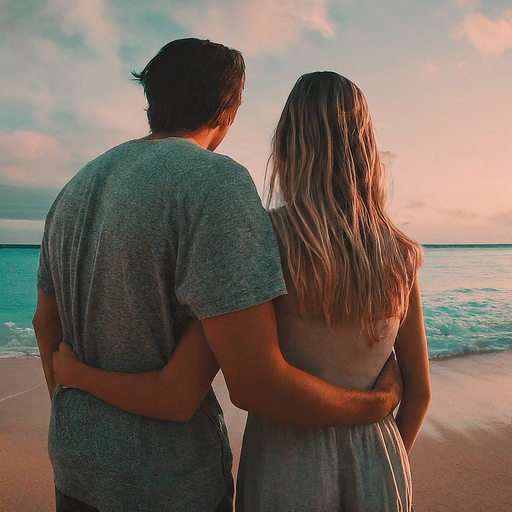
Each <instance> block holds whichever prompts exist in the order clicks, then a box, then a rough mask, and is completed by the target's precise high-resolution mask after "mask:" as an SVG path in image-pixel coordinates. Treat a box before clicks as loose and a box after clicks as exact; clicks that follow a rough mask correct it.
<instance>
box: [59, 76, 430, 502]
mask: <svg viewBox="0 0 512 512" xmlns="http://www.w3.org/2000/svg"><path fill="white" fill-rule="evenodd" d="M271 160H272V163H273V172H272V175H271V178H270V196H269V198H270V199H269V202H270V201H276V202H277V201H278V199H277V198H279V201H278V202H279V204H278V208H277V209H275V210H273V211H272V212H271V217H272V220H273V223H274V227H275V231H276V235H277V238H278V241H279V244H280V248H281V255H282V262H283V267H284V272H285V277H286V281H287V286H288V289H289V294H288V295H287V296H284V297H281V298H279V299H277V300H276V301H275V307H276V314H277V321H278V330H279V342H280V347H281V350H282V352H283V355H284V356H285V358H286V359H287V361H288V362H289V363H291V364H292V365H294V366H296V367H298V368H300V369H302V370H305V371H307V372H309V373H311V374H313V375H316V376H318V377H320V378H322V379H323V380H326V381H328V382H330V383H332V384H336V385H340V386H347V387H353V388H358V389H361V390H364V389H370V388H371V387H372V386H373V384H374V382H375V380H376V379H377V376H378V375H379V373H380V371H381V369H382V367H383V365H384V363H385V361H386V360H387V359H388V357H389V356H390V354H391V353H392V351H393V348H394V350H395V352H396V356H397V359H398V362H399V365H400V368H401V371H402V376H403V382H404V395H403V400H402V403H401V405H400V407H399V410H398V413H397V416H396V421H395V419H393V417H392V416H390V417H388V418H386V419H384V420H383V421H381V422H379V423H377V424H372V425H359V426H355V427H336V428H328V429H307V428H298V427H290V426H285V425H281V424H278V423H273V422H270V421H267V420H265V419H263V418H259V417H257V416H255V415H251V414H249V417H248V422H247V427H246V432H245V434H244V444H243V449H242V457H241V461H240V470H239V477H238V489H237V510H239V511H248V512H252V511H270V510H272V511H283V512H284V511H289V510H295V511H308V512H312V511H334V510H354V511H355V510H358V511H366V510H367V511H373V512H376V511H408V510H411V506H412V505H411V482H410V472H409V465H408V459H407V453H408V452H409V451H410V449H411V448H412V445H413V443H414V440H415V438H416V435H417V433H418V431H419V429H420V426H421V423H422V421H423V418H424V416H425V413H426V410H427V407H428V403H429V399H430V383H429V375H428V357H427V351H426V341H425V334H424V330H423V321H422V314H421V304H420V296H419V289H418V284H417V278H416V273H417V269H418V267H419V265H420V264H421V251H420V248H419V246H418V244H417V243H415V242H413V241H412V240H410V239H409V238H408V237H407V236H405V235H404V234H403V233H402V232H401V231H399V230H398V229H397V228H396V227H395V226H394V225H393V224H392V222H391V221H390V220H389V218H388V216H387V214H386V212H385V199H384V172H383V167H382V164H381V162H380V160H379V154H378V151H377V147H376V144H375V138H374V133H373V126H372V123H371V119H370V115H369V112H368V108H367V105H366V101H365V99H364V97H363V95H362V93H361V91H360V90H359V89H358V88H357V87H356V86H355V85H354V84H353V83H352V82H350V81H349V80H347V79H346V78H344V77H342V76H340V75H338V74H336V73H332V72H317V73H311V74H308V75H304V76H303V77H301V78H300V79H299V80H298V82H297V83H296V85H295V87H294V88H293V90H292V92H291V94H290V96H289V98H288V100H287V103H286V105H285V108H284V111H283V113H282V115H281V119H280V121H279V123H278V126H277V129H276V133H275V136H274V140H273V149H272V158H271ZM201 337H202V331H201V328H200V326H199V325H198V324H197V323H192V324H191V325H190V326H189V328H188V329H187V331H186V333H185V335H184V338H183V339H182V341H181V342H180V345H179V346H178V349H177V350H176V353H175V354H174V355H173V358H172V359H171V361H170V362H169V364H168V365H167V366H166V367H165V368H164V369H163V370H162V371H161V372H151V373H147V374H136V375H128V374H113V373H109V372H104V371H102V370H96V369H93V368H89V367H85V366H84V365H82V364H81V363H79V362H78V361H76V360H74V359H73V355H72V354H70V353H69V352H70V351H66V350H65V349H64V352H63V353H62V354H61V355H59V356H57V357H56V364H55V368H56V372H57V382H59V383H62V384H66V385H69V386H72V387H79V388H82V389H85V390H86V391H88V392H90V393H92V394H94V395H96V396H98V397H99V398H101V399H103V400H105V401H107V402H110V403H112V404H113V405H116V406H117V407H120V408H123V409H126V410H128V411H130V412H134V413H137V414H144V415H148V416H155V417H160V418H166V419H174V418H173V414H174V413H172V414H171V413H169V412H167V413H166V412H165V411H166V410H167V411H169V410H170V409H172V410H173V411H174V410H178V409H180V407H181V405H182V404H181V403H180V399H179V396H180V394H179V393H177V392H176V388H174V387H173V386H174V385H176V386H178V385H180V382H181V381H180V379H176V380H175V382H173V380H172V376H173V374H174V372H176V371H179V370H180V367H179V360H180V358H179V351H180V347H187V346H189V345H191V344H194V343H195V344H196V348H197V350H198V351H200V347H201V346H204V345H201ZM182 350H185V348H182ZM205 357H206V356H205ZM63 359H64V360H63ZM213 371H214V370H213V369H212V371H211V372H210V373H209V375H208V378H206V379H205V381H204V382H198V383H197V385H196V386H195V388H194V390H193V392H191V394H193V395H194V398H195V400H200V398H201V394H204V392H206V389H207V386H208V385H209V384H208V382H206V381H209V380H211V376H212V373H213ZM164 382H165V383H166V384H165V385H166V386H167V388H166V389H172V390H173V392H172V393H166V392H165V389H163V383H164ZM181 385H183V384H181ZM173 396H174V397H178V398H172V397H173ZM169 397H171V398H169ZM173 400H174V402H173ZM194 405H195V403H194V404H192V408H191V411H193V410H194V407H193V406H194ZM188 407H189V408H190V405H189V406H188ZM180 410H181V409H180ZM188 414H190V411H186V412H182V416H181V417H179V418H177V419H186V417H187V415H188Z"/></svg>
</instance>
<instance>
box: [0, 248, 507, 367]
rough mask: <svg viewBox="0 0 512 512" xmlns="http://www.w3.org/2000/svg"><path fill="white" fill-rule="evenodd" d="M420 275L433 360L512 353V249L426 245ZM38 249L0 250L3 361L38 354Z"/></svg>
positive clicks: (0, 337)
mask: <svg viewBox="0 0 512 512" xmlns="http://www.w3.org/2000/svg"><path fill="white" fill-rule="evenodd" d="M424 251H425V264H424V265H423V267H422V269H421V270H420V285H421V290H422V302H423V313H424V317H425V328H426V332H427V339H428V346H429V354H430V356H431V357H433V358H443V357H451V356H456V355H463V354H473V353H480V352H496V351H501V350H506V349H512V245H492V246H479V245H466V246H425V247H424ZM38 255H39V249H38V248H37V247H36V248H12V247H9V248H5V247H1V248H0V357H24V356H34V355H37V354H38V351H37V345H36V341H35V337H34V331H33V329H32V325H31V321H32V315H33V314H34V309H35V303H36V279H35V275H36V270H37V262H38Z"/></svg>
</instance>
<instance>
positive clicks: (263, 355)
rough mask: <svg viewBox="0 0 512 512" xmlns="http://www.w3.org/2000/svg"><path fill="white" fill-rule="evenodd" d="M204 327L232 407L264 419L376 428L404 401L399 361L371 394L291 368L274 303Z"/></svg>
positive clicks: (216, 319)
mask: <svg viewBox="0 0 512 512" xmlns="http://www.w3.org/2000/svg"><path fill="white" fill-rule="evenodd" d="M202 325H203V330H204V332H205V335H206V338H207V340H208V343H209V344H210V347H211V349H212V351H213V353H214V354H215V357H216V358H217V361H218V362H219V364H220V367H221V369H222V371H223V373H224V377H225V379H226V383H227V386H228V389H229V393H230V397H231V400H232V402H233V403H234V404H235V405H236V406H237V407H240V408H241V409H245V410H248V411H250V412H252V413H254V414H257V415H259V416H262V417H265V418H267V419H270V420H273V421H278V422H281V423H286V424H289V425H297V426H305V427H328V426H338V425H354V424H361V423H374V422H376V421H380V420H381V419H383V418H384V417H386V416H387V415H388V414H389V413H390V412H391V411H392V410H393V409H394V408H395V407H396V405H397V404H398V402H399V400H400V395H401V385H400V377H399V371H398V368H397V365H396V362H394V361H390V362H388V363H387V365H386V367H385V369H384V371H383V374H382V375H381V377H380V378H379V380H378V382H377V385H376V387H375V388H374V389H373V390H371V391H367V392H364V391H357V390H354V389H348V388H339V387H336V386H333V385H331V384H328V383H326V382H324V381H322V380H320V379H318V378H316V377H313V376H312V375H309V374H307V373H305V372H303V371H301V370H298V369H297V368H294V367H293V366H290V365H289V364H288V363H287V362H286V361H285V360H284V358H283V356H282V354H281V351H280V349H279V344H278V339H277V328H276V321H275V313H274V306H273V304H272V302H266V303H264V304H261V305H259V306H254V307H251V308H248V309H245V310H242V311H237V312H235V313H229V314H226V315H221V316H217V317H213V318H209V319H205V320H203V321H202Z"/></svg>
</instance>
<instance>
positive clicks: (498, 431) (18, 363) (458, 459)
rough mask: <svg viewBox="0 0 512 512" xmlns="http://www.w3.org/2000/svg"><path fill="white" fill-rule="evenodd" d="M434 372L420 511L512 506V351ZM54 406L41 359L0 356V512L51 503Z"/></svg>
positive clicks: (417, 473) (419, 466)
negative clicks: (49, 437)
mask: <svg viewBox="0 0 512 512" xmlns="http://www.w3.org/2000/svg"><path fill="white" fill-rule="evenodd" d="M431 374H432V386H433V400H432V405H431V408H430V411H429V414H428V416H427V420H426V422H425V425H424V428H423V430H422V432H421V434H420V436H419V438H418V440H417V442H416V445H415V447H414V449H413V452H412V454H411V467H412V472H413V482H414V503H415V510H416V512H444V511H450V512H459V511H463V512H483V511H486V512H487V511H489V512H510V511H512V353H511V352H507V353H499V354H489V355H480V356H470V357H464V358H456V359H449V360H444V361H433V362H432V363H431ZM215 388H216V391H217V394H218V396H219V400H220V401H221V403H222V405H223V407H224V410H225V415H226V423H227V425H228V429H229V432H230V437H231V442H232V447H233V452H234V454H235V466H236V463H237V459H238V454H239V450H240V443H241V436H242V432H243V427H244V422H245V413H244V412H243V411H240V410H238V409H236V408H235V407H233V406H232V405H231V404H230V402H229V399H228V396H227V392H226V389H225V386H224V384H223V380H222V377H221V376H219V377H217V379H216V382H215ZM49 407H50V401H49V398H48V393H47V390H46V386H45V385H44V378H43V374H42V371H41V368H40V362H39V360H38V359H35V358H26V359H0V512H51V511H52V510H54V499H53V480H52V471H51V466H50V463H49V460H48V456H47V453H46V431H47V423H48V416H49ZM235 470H236V469H235Z"/></svg>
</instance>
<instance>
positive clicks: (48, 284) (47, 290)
mask: <svg viewBox="0 0 512 512" xmlns="http://www.w3.org/2000/svg"><path fill="white" fill-rule="evenodd" d="M47 242H48V239H47V231H46V229H45V234H44V235H43V240H42V242H41V249H40V251H39V267H38V269H37V288H38V290H39V291H40V292H41V293H42V294H43V295H55V288H54V285H53V279H52V273H51V270H50V262H49V260H48V244H47Z"/></svg>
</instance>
